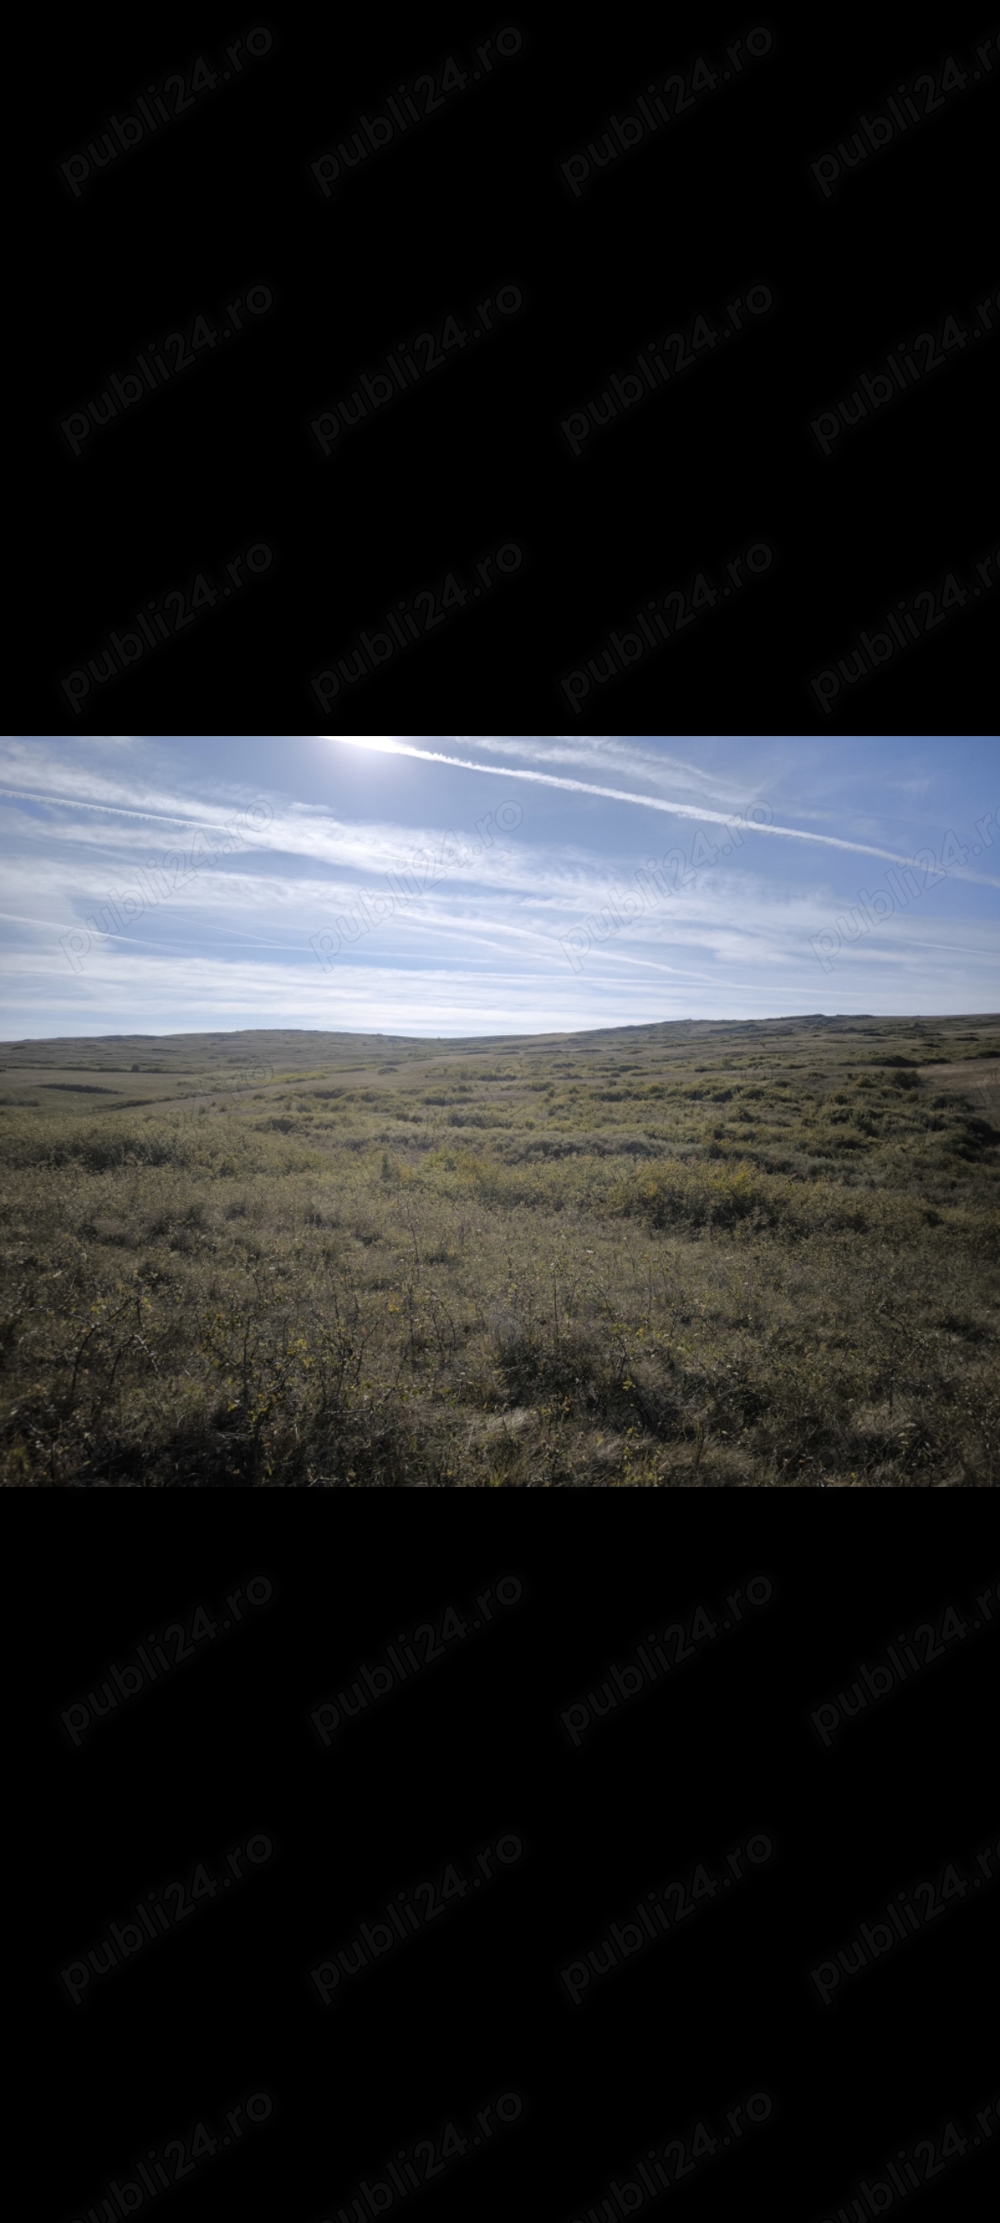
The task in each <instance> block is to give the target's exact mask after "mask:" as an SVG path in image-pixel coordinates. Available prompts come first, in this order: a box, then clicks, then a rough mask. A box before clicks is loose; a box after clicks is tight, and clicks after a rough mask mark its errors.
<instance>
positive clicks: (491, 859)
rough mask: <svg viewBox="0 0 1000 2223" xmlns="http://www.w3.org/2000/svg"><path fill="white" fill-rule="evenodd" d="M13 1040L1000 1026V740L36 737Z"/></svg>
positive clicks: (4, 847)
mask: <svg viewBox="0 0 1000 2223" xmlns="http://www.w3.org/2000/svg"><path fill="white" fill-rule="evenodd" d="M0 856H2V882H0V933H2V935H3V938H4V957H5V961H4V964H3V968H2V988H0V1006H2V1008H0V1037H2V1038H3V1039H4V1040H5V1041H8V1042H9V1041H20V1040H25V1039H38V1038H44V1037H46V1036H74V1035H95V1034H151V1035H156V1034H173V1033H188V1032H192V1031H198V1030H211V1031H218V1030H226V1029H238V1028H239V1029H241V1028H245V1027H309V1028H315V1027H318V1028H330V1029H332V1030H334V1031H337V1032H343V1031H348V1032H357V1033H359V1034H367V1033H371V1032H373V1031H374V1032H382V1033H385V1034H404V1035H412V1036H421V1037H430V1038H447V1037H449V1036H462V1037H465V1036H469V1035H496V1034H510V1033H515V1034H522V1033H525V1034H527V1033H548V1032H551V1031H564V1030H573V1029H577V1028H588V1027H609V1026H621V1025H642V1024H645V1023H648V1022H652V1021H658V1020H664V1019H692V1018H703V1019H734V1018H736V1019H750V1018H769V1017H779V1016H794V1015H800V1014H801V1015H803V1016H805V1015H807V1014H812V1013H816V1012H825V1013H827V1014H828V1015H834V1014H836V1013H844V1014H853V1013H866V1014H871V1015H873V1016H876V1017H878V1016H883V1015H893V1014H898V1015H899V1016H914V1015H917V1014H921V1015H925V1016H928V1017H929V1016H943V1015H946V1014H949V1013H968V1014H976V1013H986V1012H996V1011H997V1010H998V1009H1000V754H998V751H997V744H996V739H995V738H994V737H990V738H983V737H981V736H975V737H968V736H961V735H959V736H954V735H945V736H941V737H939V738H936V739H935V738H927V737H926V736H922V737H920V738H916V739H914V738H910V737H907V736H895V735H894V736H889V737H886V736H880V737H869V738H864V737H860V738H859V737H846V738H845V737H844V736H838V737H832V736H831V737H829V738H805V737H803V738H796V737H794V736H792V737H789V736H782V737H780V738H774V739H766V738H764V739H761V738H748V737H746V736H743V735H716V736H708V737H706V736H698V737H684V736H678V735H670V736H668V737H662V736H657V735H637V736H629V735H612V736H603V737H601V736H597V737H594V736H586V735H579V734H571V735H565V736H560V735H543V736H538V737H533V736H530V735H527V736H526V735H518V736H514V737H508V736H496V735H478V734H477V735H468V734H464V735H462V734H460V735H444V736H431V737H426V736H418V737H415V738H408V737H406V736H364V737H353V738H352V737H345V736H337V737H331V736H329V735H306V736H296V735H291V736H289V735H278V736H275V737H271V738H267V737H262V736H252V737H242V736H239V735H222V736H218V735H213V736H200V737H199V736H195V737H191V736H184V737H181V738H171V737H169V736H166V735H152V736H141V735H139V736H136V735H116V736H111V737H105V738H100V737H94V736H87V737H84V736H79V737H78V736H72V735H71V736H65V737H61V736H57V737H53V738H48V737H45V736H34V737H29V738H18V737H11V738H5V739H3V740H2V741H0Z"/></svg>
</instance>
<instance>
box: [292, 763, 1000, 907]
mask: <svg viewBox="0 0 1000 2223" xmlns="http://www.w3.org/2000/svg"><path fill="white" fill-rule="evenodd" d="M331 739H333V740H336V741H342V742H344V744H345V745H346V747H347V748H349V749H373V750H375V751H376V752H377V753H380V754H382V755H387V756H417V757H422V758H423V759H424V760H425V762H427V763H428V764H454V765H457V766H458V768H459V770H460V771H463V772H492V773H493V774H494V775H495V777H496V778H497V779H504V780H511V779H514V780H537V781H538V782H539V784H540V785H541V786H542V787H565V788H570V789H571V790H572V792H573V793H574V794H576V795H603V796H605V797H606V798H607V800H608V801H609V802H612V803H638V804H640V805H641V807H642V808H643V809H644V810H663V811H666V812H667V813H668V814H669V815H670V816H671V817H673V818H696V819H698V820H699V821H700V822H701V823H702V824H705V823H706V822H708V821H713V822H714V823H715V824H716V825H717V826H728V827H729V829H730V831H732V828H733V818H734V815H735V814H734V813H733V812H730V813H729V814H728V815H727V813H726V812H725V811H721V810H706V809H704V808H703V807H702V806H700V805H699V806H697V807H696V806H695V805H694V804H693V803H669V802H665V801H664V799H663V797H662V796H661V795H635V794H633V793H632V791H631V790H630V789H628V788H624V787H596V786H595V785H594V784H593V782H592V781H591V780H569V779H562V778H560V776H559V774H558V773H557V772H526V771H524V770H523V769H522V767H521V766H520V765H513V766H512V765H509V764H479V763H474V762H473V760H472V759H471V757H466V756H446V755H445V754H444V751H443V750H441V749H418V748H415V747H414V745H413V743H412V742H411V741H400V740H397V739H396V738H395V737H390V736H388V735H386V734H377V735H375V734H351V733H338V734H334V735H331ZM741 824H742V825H743V826H744V827H745V828H746V831H747V832H748V833H753V834H773V835H774V836H776V837H777V838H778V839H780V840H782V841H817V842H819V843H820V844H821V846H822V847H824V848H826V849H848V850H850V851H852V853H853V854H854V855H855V856H858V857H884V858H885V859H886V860H887V862H888V863H889V864H898V865H912V864H913V863H915V861H916V860H915V859H914V858H913V857H901V856H900V855H899V854H898V852H897V851H896V850H895V849H876V848H873V846H872V844H871V843H870V842H867V841H842V840H841V839H840V838H839V836H838V835H836V834H804V833H800V832H799V829H798V827H797V826H758V825H757V824H756V823H753V822H751V821H750V820H749V819H743V820H742V821H741ZM922 869H923V868H922ZM957 870H958V872H959V873H960V875H961V877H962V878H963V879H965V880H975V881H977V882H978V884H979V886H980V887H983V888H1000V880H993V879H991V878H990V877H989V875H988V874H987V873H984V872H971V871H970V870H969V868H968V866H966V865H962V866H959V867H958V868H957ZM941 877H942V879H946V878H949V877H950V875H949V874H946V873H944V872H942V873H941Z"/></svg>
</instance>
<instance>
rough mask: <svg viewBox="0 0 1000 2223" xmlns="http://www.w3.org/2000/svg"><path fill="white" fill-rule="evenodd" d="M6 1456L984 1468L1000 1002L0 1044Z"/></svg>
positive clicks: (205, 1483)
mask: <svg viewBox="0 0 1000 2223" xmlns="http://www.w3.org/2000/svg"><path fill="white" fill-rule="evenodd" d="M0 1150H2V1156H3V1161H4V1166H5V1173H6V1179H5V1182H4V1195H3V1203H2V1206H0V1213H2V1226H3V1237H4V1240H3V1252H2V1276H3V1286H2V1290H0V1479H2V1480H3V1481H5V1482H6V1483H7V1484H8V1485H27V1486H35V1487H42V1488H48V1487H69V1488H85V1487H101V1488H108V1487H115V1486H124V1487H129V1488H164V1487H166V1488H177V1487H180V1488H185V1487H187V1488H191V1487H195V1488H197V1487H212V1486H226V1485H234V1486H240V1485H244V1486H245V1485H257V1486H271V1487H276V1486H281V1485H289V1486H295V1487H325V1486H332V1487H347V1488H361V1487H365V1486H369V1485H377V1486H385V1485H393V1484H395V1485H402V1486H410V1487H434V1488H437V1487H445V1488H450V1487H494V1488H496V1487H506V1488H510V1487H525V1488H548V1487H552V1486H558V1485H563V1486H565V1485H570V1486H573V1485H576V1486H581V1487H585V1488H589V1487H596V1486H612V1487H640V1488H647V1487H669V1486H686V1487H711V1486H715V1487H722V1486H726V1485H728V1486H731V1487H739V1486H741V1485H742V1486H747V1485H758V1486H765V1487H771V1488H775V1487H777V1488H801V1487H809V1486H823V1485H836V1486H842V1487H858V1488H860V1487H864V1486H882V1487H918V1488H947V1487H952V1488H958V1487H977V1486H978V1487H994V1486H996V1485H997V1484H1000V1368H998V1365H997V1343H998V1337H997V1325H998V1309H997V1298H998V1293H1000V1244H998V1235H1000V1018H998V1017H985V1018H984V1017H976V1016H973V1017H971V1018H966V1019H963V1018H952V1019H940V1020H930V1019H929V1020H927V1021H924V1022H917V1021H913V1020H893V1019H865V1018H846V1019H824V1018H812V1019H798V1020H796V1019H789V1020H762V1021H759V1022H747V1023H737V1022H734V1023H728V1022H709V1021H701V1022H697V1021H692V1022H680V1023H675V1024H666V1025H663V1026H644V1027H628V1028H621V1029H615V1030H605V1031H601V1032H599V1033H588V1034H564V1035H547V1036H541V1035H535V1036H522V1037H503V1038H499V1037H498V1038H495V1039H485V1038H483V1037H476V1038H474V1039H471V1040H469V1041H465V1042H456V1041H447V1042H441V1043H435V1042H433V1041H428V1040H427V1039H423V1040H419V1041H417V1040H412V1039H409V1040H407V1039H400V1038H398V1037H394V1036H375V1035H372V1036H367V1037H362V1036H358V1035H346V1034H341V1035H336V1034H328V1033H304V1032H294V1033H291V1032H290V1033H281V1032H276V1031H261V1032H258V1031H248V1032H246V1033H242V1034H219V1035H208V1034H200V1035H175V1036H102V1037H100V1038H99V1039H97V1040H94V1041H89V1042H88V1041H83V1040H80V1039H73V1040H68V1041H62V1042H22V1043H7V1044H3V1045H0Z"/></svg>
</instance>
